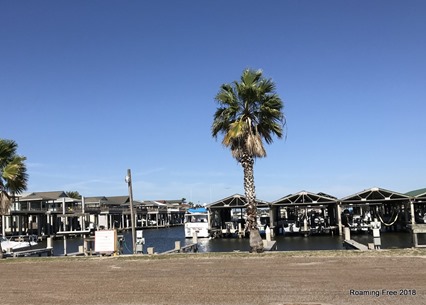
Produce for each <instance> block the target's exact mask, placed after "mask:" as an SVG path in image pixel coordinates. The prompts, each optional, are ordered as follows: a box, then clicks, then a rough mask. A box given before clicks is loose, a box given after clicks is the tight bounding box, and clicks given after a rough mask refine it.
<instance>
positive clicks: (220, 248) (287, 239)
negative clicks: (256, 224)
mask: <svg viewBox="0 0 426 305" xmlns="http://www.w3.org/2000/svg"><path fill="white" fill-rule="evenodd" d="M143 235H144V237H145V241H146V243H145V245H144V253H146V249H147V248H148V247H154V250H155V252H157V253H161V252H164V251H168V250H172V249H174V247H175V241H180V242H181V245H182V246H183V245H185V244H190V243H192V239H191V238H185V235H184V229H183V227H172V228H163V229H149V230H144V231H143ZM123 237H124V240H125V244H124V246H123V253H124V254H130V253H131V252H132V238H131V233H130V232H124V233H123ZM351 238H352V239H353V240H355V241H358V242H360V243H362V244H364V245H367V244H368V243H373V236H372V235H371V234H358V235H355V234H352V236H351ZM275 240H276V241H277V247H278V250H279V251H301V250H342V249H344V247H343V237H341V236H330V235H318V236H310V237H303V236H299V235H294V236H277V237H276V238H275ZM418 240H419V244H426V234H419V235H418ZM381 241H382V249H392V248H411V247H412V236H411V234H410V233H405V232H398V233H394V232H383V233H382V234H381ZM198 242H199V251H200V252H233V251H248V250H249V248H250V246H249V239H248V238H244V239H238V238H223V239H208V238H199V239H198ZM44 243H45V242H44ZM82 244H83V239H81V238H74V239H68V240H67V253H73V252H78V246H80V245H82ZM44 246H45V244H44ZM53 250H54V254H55V255H62V254H63V253H64V243H63V240H54V242H53Z"/></svg>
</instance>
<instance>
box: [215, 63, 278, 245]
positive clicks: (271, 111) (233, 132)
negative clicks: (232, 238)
mask: <svg viewBox="0 0 426 305" xmlns="http://www.w3.org/2000/svg"><path fill="white" fill-rule="evenodd" d="M215 100H216V101H217V103H218V104H219V107H218V108H217V110H216V112H215V114H214V120H213V124H212V136H213V137H214V138H217V137H218V135H219V134H222V135H223V140H222V144H223V145H224V146H225V147H228V148H230V149H231V153H232V156H233V157H234V158H235V159H236V160H237V161H238V162H239V163H240V164H241V165H242V167H243V170H244V191H245V196H246V200H247V207H246V214H247V223H246V227H245V229H246V230H248V231H249V232H250V247H251V250H250V251H256V252H262V251H263V242H262V239H261V237H260V234H259V229H258V227H257V204H256V191H255V185H254V174H253V165H254V160H255V159H256V158H262V157H266V150H265V147H264V143H263V141H264V142H266V143H267V144H271V143H272V142H273V138H272V137H273V136H276V137H278V138H282V136H283V127H284V126H285V124H286V122H285V117H284V114H283V112H282V109H283V102H282V101H281V99H280V97H279V96H278V95H277V93H276V92H275V84H274V82H273V81H272V80H271V79H265V78H264V77H262V71H260V70H258V71H254V70H250V69H246V70H244V71H243V74H242V76H241V80H240V82H237V81H234V82H233V83H232V84H223V85H222V86H221V89H220V91H219V93H218V94H217V95H216V98H215Z"/></svg>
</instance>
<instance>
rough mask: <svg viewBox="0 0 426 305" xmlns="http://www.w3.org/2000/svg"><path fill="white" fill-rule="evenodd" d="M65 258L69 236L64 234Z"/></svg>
mask: <svg viewBox="0 0 426 305" xmlns="http://www.w3.org/2000/svg"><path fill="white" fill-rule="evenodd" d="M64 256H67V236H66V235H65V234H64Z"/></svg>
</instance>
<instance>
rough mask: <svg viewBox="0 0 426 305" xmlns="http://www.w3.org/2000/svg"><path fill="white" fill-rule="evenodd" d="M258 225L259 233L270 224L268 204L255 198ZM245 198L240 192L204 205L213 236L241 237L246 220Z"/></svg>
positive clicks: (243, 233)
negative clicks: (207, 212)
mask: <svg viewBox="0 0 426 305" xmlns="http://www.w3.org/2000/svg"><path fill="white" fill-rule="evenodd" d="M256 202H257V215H258V226H259V230H260V232H261V233H263V231H264V230H265V228H266V226H270V214H269V212H270V204H269V203H268V202H266V201H263V200H259V199H256ZM246 207H247V199H246V197H245V196H243V195H240V194H234V195H232V196H229V197H226V198H223V199H220V200H218V201H216V202H213V203H211V204H209V205H207V206H206V208H207V210H208V211H209V224H210V233H211V235H212V236H213V237H222V236H234V235H237V236H239V237H243V236H244V235H245V232H244V227H245V222H246V212H245V209H246Z"/></svg>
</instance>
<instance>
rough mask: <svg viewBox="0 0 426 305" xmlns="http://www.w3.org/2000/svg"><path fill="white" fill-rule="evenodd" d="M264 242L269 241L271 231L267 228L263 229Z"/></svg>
mask: <svg viewBox="0 0 426 305" xmlns="http://www.w3.org/2000/svg"><path fill="white" fill-rule="evenodd" d="M265 234H266V241H271V229H270V228H269V227H268V226H267V227H266V229H265Z"/></svg>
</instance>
